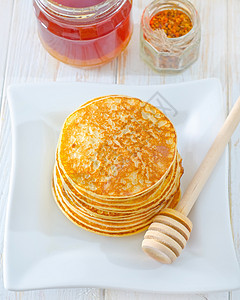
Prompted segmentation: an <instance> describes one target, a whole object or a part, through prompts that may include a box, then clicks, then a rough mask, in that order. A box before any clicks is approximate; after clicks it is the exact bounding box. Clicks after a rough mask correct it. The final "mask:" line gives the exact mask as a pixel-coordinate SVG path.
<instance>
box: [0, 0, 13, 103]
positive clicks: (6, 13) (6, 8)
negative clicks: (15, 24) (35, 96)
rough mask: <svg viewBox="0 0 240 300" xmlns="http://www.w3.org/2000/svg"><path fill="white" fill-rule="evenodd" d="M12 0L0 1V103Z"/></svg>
mask: <svg viewBox="0 0 240 300" xmlns="http://www.w3.org/2000/svg"><path fill="white" fill-rule="evenodd" d="M12 9H13V0H1V1H0V53H1V54H0V105H1V100H2V99H1V98H2V91H3V84H4V78H5V76H4V75H5V70H6V57H7V50H8V41H9V35H10V30H11V21H12Z"/></svg>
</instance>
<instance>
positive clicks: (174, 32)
mask: <svg viewBox="0 0 240 300" xmlns="http://www.w3.org/2000/svg"><path fill="white" fill-rule="evenodd" d="M150 27H151V28H152V29H153V30H157V29H162V30H164V32H165V34H166V35H167V37H168V38H178V37H181V36H183V35H185V34H187V33H188V32H189V31H190V30H191V29H192V27H193V24H192V21H191V19H190V18H189V16H188V15H187V14H186V13H184V12H183V11H181V10H178V9H166V10H162V11H160V12H158V13H156V14H155V15H154V16H153V17H152V18H151V20H150Z"/></svg>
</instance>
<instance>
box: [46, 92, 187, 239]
mask: <svg viewBox="0 0 240 300" xmlns="http://www.w3.org/2000/svg"><path fill="white" fill-rule="evenodd" d="M182 174H183V168H182V159H181V156H180V155H179V153H178V151H177V135H176V132H175V129H174V126H173V124H172V123H171V122H170V120H169V119H168V118H167V117H166V116H165V115H164V114H163V113H162V112H161V111H160V110H158V109H157V108H156V107H154V106H152V105H151V104H149V103H146V102H143V101H141V100H140V99H137V98H132V97H128V96H119V95H111V96H104V97H100V98H96V99H92V100H90V101H88V102H87V103H85V104H84V105H82V106H80V107H79V108H78V109H77V110H76V111H74V112H73V113H72V114H71V115H69V116H68V117H67V118H66V120H65V122H64V124H63V127H62V130H61V133H60V136H59V141H58V145H57V150H56V160H55V166H54V170H53V178H52V190H53V195H54V198H55V200H56V203H57V205H58V206H59V208H60V209H61V210H62V212H63V213H64V214H65V215H66V216H67V217H68V219H70V220H71V221H72V222H73V223H75V224H76V225H78V226H80V227H82V228H84V229H86V230H89V231H92V232H95V233H97V234H103V235H108V236H124V235H130V234H135V233H137V232H139V231H141V230H144V229H145V228H146V227H147V226H148V225H149V224H150V223H151V222H152V219H153V218H154V216H156V214H158V213H159V211H160V210H161V209H163V208H166V207H171V208H173V207H175V206H176V205H177V203H178V201H179V199H180V194H181V192H180V179H181V176H182Z"/></svg>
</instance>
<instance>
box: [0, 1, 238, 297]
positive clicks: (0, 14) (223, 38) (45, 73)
mask: <svg viewBox="0 0 240 300" xmlns="http://www.w3.org/2000/svg"><path fill="white" fill-rule="evenodd" d="M150 2H151V1H150V0H136V1H135V2H134V22H135V29H134V34H133V37H132V40H131V42H130V44H129V46H128V48H127V49H126V51H125V52H124V53H123V54H122V55H121V56H120V57H119V58H118V59H116V60H114V61H113V62H112V63H110V64H107V65H105V66H103V67H100V68H96V69H91V70H82V69H76V68H73V67H70V66H66V65H64V64H62V63H60V62H58V61H56V60H55V59H54V58H52V57H51V56H50V55H48V54H47V53H46V51H45V50H44V49H43V48H42V46H41V45H40V42H39V40H38V37H37V32H36V24H35V19H34V15H33V10H32V3H31V1H29V0H21V1H17V0H15V1H14V0H12V1H6V0H0V8H1V10H0V22H1V23H0V25H1V26H0V35H1V52H0V89H1V91H2V102H3V105H2V109H1V125H2V128H1V126H0V128H1V131H0V174H1V179H0V254H1V256H2V248H3V233H4V222H5V212H6V205H7V196H8V187H9V174H10V167H11V155H10V152H11V138H10V136H11V131H10V120H9V111H8V107H7V102H6V92H7V86H8V85H9V84H12V83H24V82H49V81H50V82H51V81H52V82H53V81H88V82H104V83H115V82H117V83H123V84H139V85H141V84H165V83H175V82H182V81H189V80H196V79H201V78H207V77H217V78H219V79H220V81H221V83H222V86H223V93H224V97H225V103H226V107H228V106H231V105H232V103H233V102H234V101H235V99H236V98H237V96H238V95H240V42H239V40H240V31H239V29H238V28H240V18H239V16H240V2H239V0H211V1H200V0H193V1H192V2H193V3H194V5H195V6H196V8H197V9H198V12H199V15H200V18H201V23H202V41H201V51H200V56H199V59H198V61H197V62H196V63H195V64H194V65H192V66H191V67H190V68H189V69H187V70H186V71H184V72H182V73H180V74H178V75H175V76H172V75H171V76H169V75H162V74H158V73H155V72H154V71H152V70H151V69H150V68H149V67H148V66H147V65H145V63H144V62H142V61H141V60H140V58H139V22H140V16H141V13H142V10H143V8H144V7H145V6H146V5H147V4H148V3H150ZM13 3H14V6H13ZM26 16H27V17H26ZM220 16H221V18H220V19H221V20H220V21H219V17H220ZM11 20H12V22H11ZM6 58H7V59H6ZM239 137H240V129H238V131H237V132H236V133H235V135H234V137H233V139H232V143H231V149H230V150H231V161H230V166H231V168H230V170H229V174H230V177H229V178H230V180H229V182H230V200H231V216H232V225H233V234H234V242H235V247H236V249H237V255H238V258H240V217H239V216H240V202H239V195H240V177H239V174H240V173H239V169H240V158H239V157H240V156H239V153H240V143H239ZM0 299H22V300H26V299H29V300H30V299H51V300H52V299H84V300H85V299H86V300H87V299H91V300H92V299H107V300H110V299H116V300H118V299H126V300H128V299H139V300H145V299H153V300H154V299H160V300H161V299H164V300H165V299H166V300H175V299H180V300H183V299H186V300H190V299H193V300H198V299H209V300H227V299H231V300H238V299H240V292H239V291H234V292H223V293H213V294H206V295H181V296H180V295H160V294H152V293H138V292H128V291H118V290H102V289H87V288H86V289H61V290H42V291H28V292H16V293H15V292H8V291H6V290H4V288H3V280H2V259H1V264H0Z"/></svg>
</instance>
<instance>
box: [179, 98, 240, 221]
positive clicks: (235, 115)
mask: <svg viewBox="0 0 240 300" xmlns="http://www.w3.org/2000/svg"><path fill="white" fill-rule="evenodd" d="M239 122H240V97H239V98H238V100H237V101H236V103H235V105H234V106H233V108H232V110H231V112H230V113H229V115H228V117H227V119H226V121H225V122H224V124H223V126H222V128H221V129H220V131H219V133H218V135H217V137H216V138H215V140H214V142H213V144H212V146H211V148H210V149H209V151H208V153H207V155H206V156H205V158H204V160H203V161H202V163H201V165H200V167H199V168H198V170H197V172H196V174H195V175H194V177H193V179H192V181H191V182H190V184H189V186H188V188H187V190H186V191H185V193H184V195H183V197H182V199H181V200H180V202H179V203H178V205H177V206H176V208H175V209H176V210H177V211H180V212H181V213H183V214H184V215H185V216H187V215H188V213H189V212H190V210H191V209H192V207H193V205H194V203H195V201H196V200H197V198H198V196H199V194H200V192H201V190H202V189H203V187H204V185H205V183H206V181H207V180H208V178H209V176H210V174H211V173H212V171H213V169H214V167H215V165H216V163H217V162H218V160H219V158H220V157H221V155H222V153H223V151H224V149H225V146H226V145H227V143H228V142H229V140H230V138H231V136H232V134H233V132H234V131H235V129H236V127H237V125H238V123H239Z"/></svg>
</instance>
